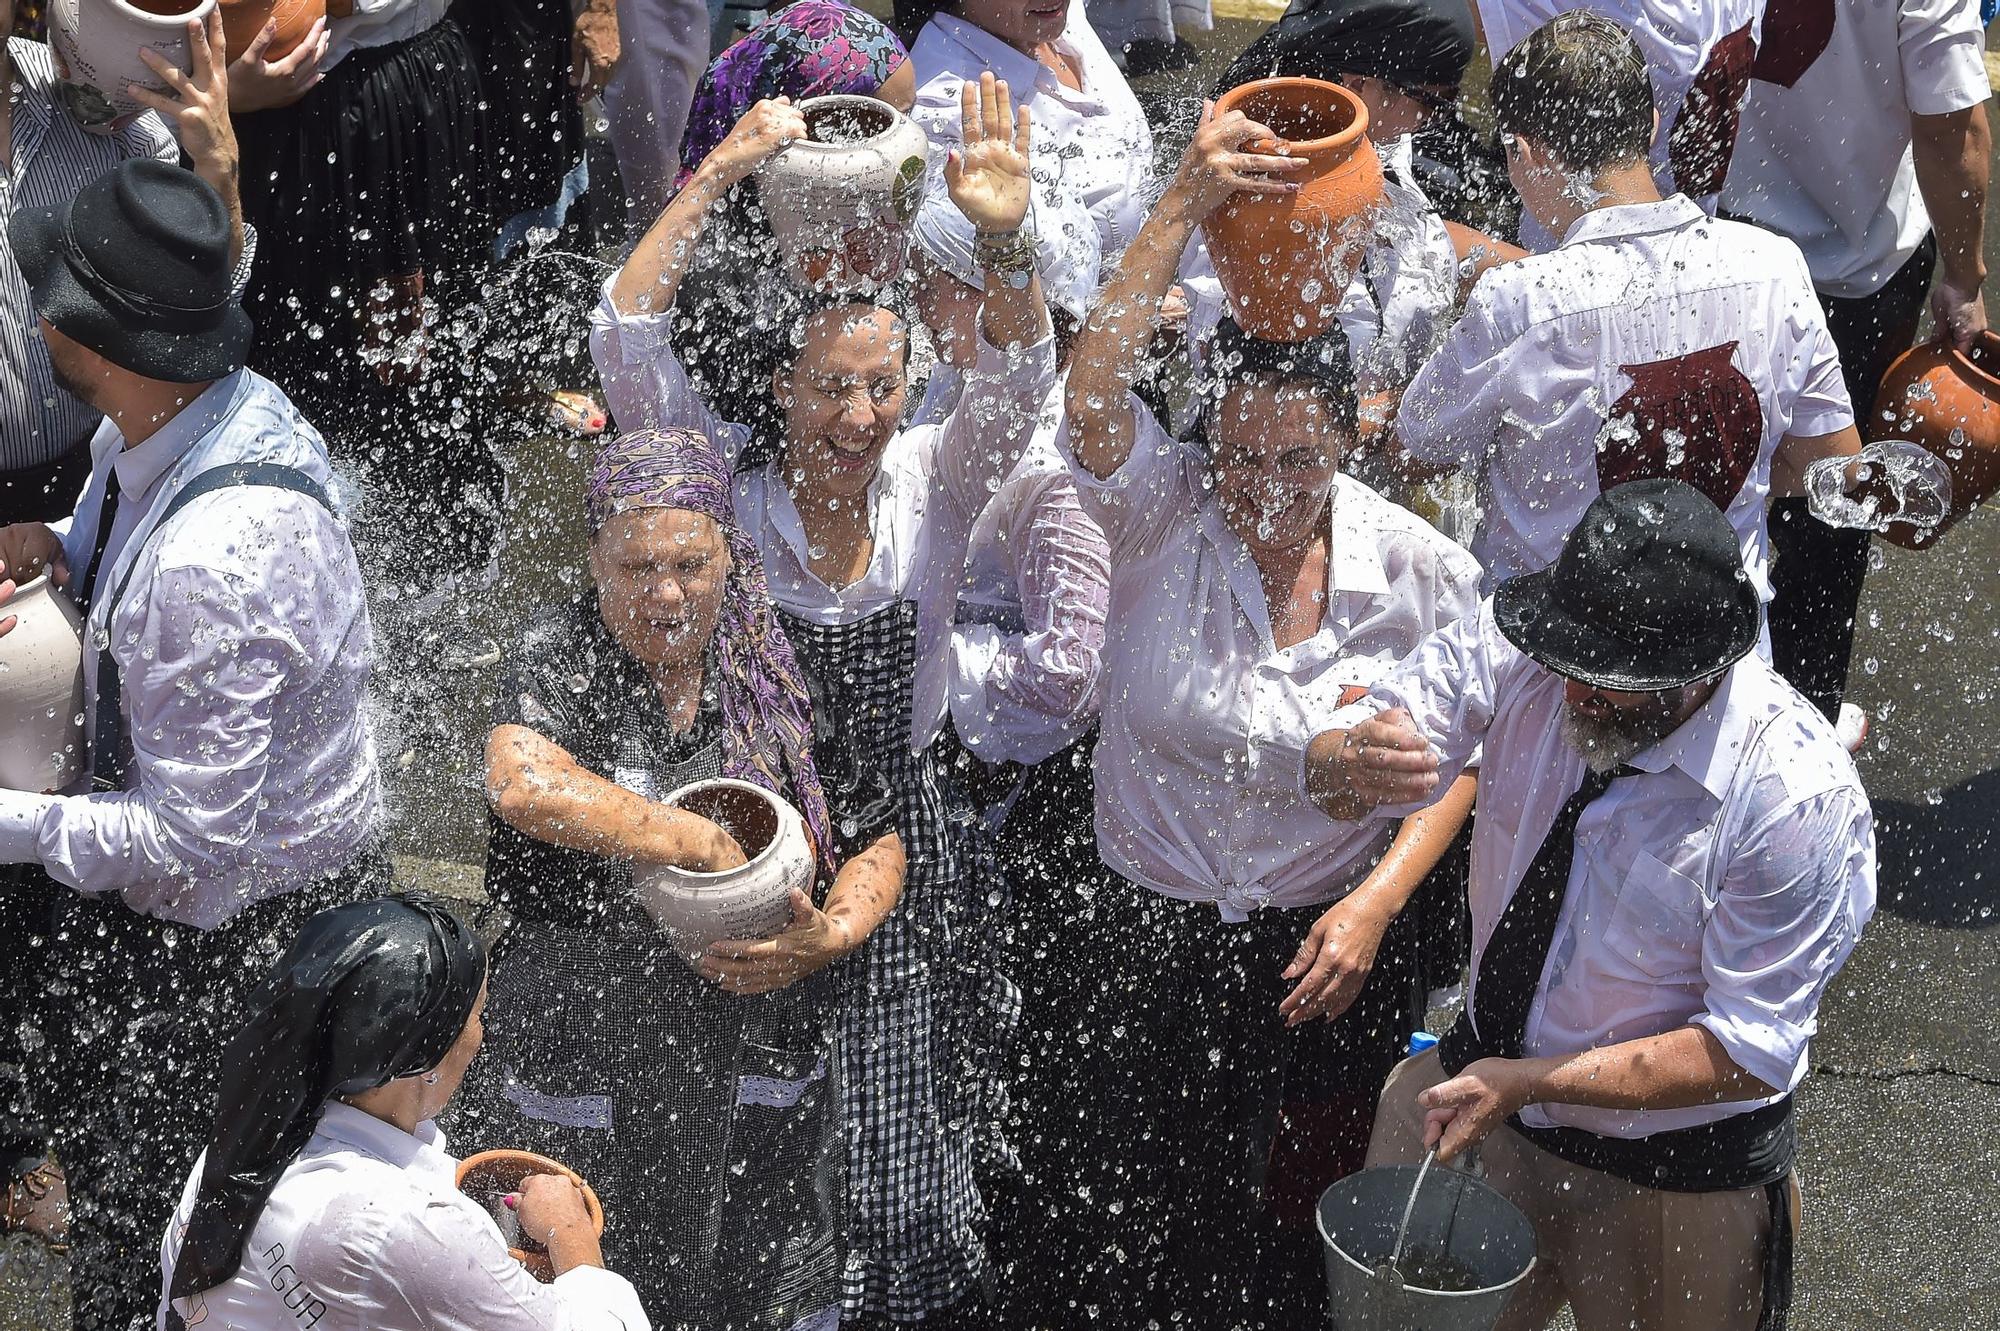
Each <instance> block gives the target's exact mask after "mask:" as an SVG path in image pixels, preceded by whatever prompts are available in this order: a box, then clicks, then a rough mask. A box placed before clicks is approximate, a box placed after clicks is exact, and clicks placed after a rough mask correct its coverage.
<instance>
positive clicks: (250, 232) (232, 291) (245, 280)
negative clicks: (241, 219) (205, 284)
mask: <svg viewBox="0 0 2000 1331" xmlns="http://www.w3.org/2000/svg"><path fill="white" fill-rule="evenodd" d="M256 266H257V228H256V227H254V226H252V225H251V224H250V223H248V222H245V223H244V224H243V253H241V254H239V255H237V256H236V271H235V272H233V273H231V274H230V275H229V298H230V299H231V300H236V301H240V300H242V299H243V293H244V292H245V291H247V290H249V288H250V274H251V271H252V270H253V269H255V268H256Z"/></svg>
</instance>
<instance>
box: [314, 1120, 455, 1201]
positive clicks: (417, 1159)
mask: <svg viewBox="0 0 2000 1331" xmlns="http://www.w3.org/2000/svg"><path fill="white" fill-rule="evenodd" d="M313 1135H314V1136H317V1137H324V1138H326V1139H327V1140H328V1141H330V1142H335V1143H338V1144H339V1145H341V1146H345V1147H347V1148H348V1149H350V1150H354V1151H359V1152H360V1153H361V1154H363V1155H367V1156H372V1157H374V1158H375V1159H377V1160H380V1161H381V1162H382V1163H384V1164H387V1165H393V1166H395V1167H396V1168H397V1169H401V1170H407V1171H410V1172H414V1173H419V1174H427V1175H431V1176H433V1177H435V1178H441V1179H443V1180H444V1182H445V1183H446V1184H447V1185H448V1186H453V1187H455V1186H456V1182H455V1177H456V1175H457V1172H458V1166H457V1162H455V1161H454V1160H453V1159H452V1158H451V1156H450V1155H449V1154H447V1153H446V1150H445V1139H444V1134H443V1133H442V1132H440V1131H438V1126H437V1124H436V1123H433V1122H429V1121H426V1122H423V1123H419V1124H417V1130H416V1132H414V1133H409V1132H404V1131H403V1130H402V1129H401V1128H399V1127H397V1126H396V1125H395V1124H393V1123H390V1122H387V1121H386V1120H383V1119H379V1118H377V1117H375V1116H374V1115H373V1114H370V1113H367V1112H366V1111H364V1110H360V1109H356V1108H355V1107H354V1106H353V1105H350V1104H348V1103H346V1102H345V1101H342V1100H329V1101H327V1102H326V1105H325V1106H324V1107H323V1108H322V1109H321V1110H320V1116H319V1126H318V1127H317V1128H316V1129H315V1130H314V1133H313Z"/></svg>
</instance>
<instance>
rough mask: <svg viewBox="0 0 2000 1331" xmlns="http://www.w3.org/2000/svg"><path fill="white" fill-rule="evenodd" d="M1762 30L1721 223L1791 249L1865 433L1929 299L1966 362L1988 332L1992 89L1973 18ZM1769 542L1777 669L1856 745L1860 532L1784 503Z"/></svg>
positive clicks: (1902, 14) (1835, 9)
mask: <svg viewBox="0 0 2000 1331" xmlns="http://www.w3.org/2000/svg"><path fill="white" fill-rule="evenodd" d="M1764 32H1765V38H1766V40H1765V42H1764V46H1763V49H1762V50H1761V51H1760V52H1759V53H1758V57H1757V64H1756V68H1755V82H1753V83H1752V84H1751V85H1750V96H1749V99H1748V100H1747V101H1746V102H1745V103H1744V108H1743V133H1742V136H1741V138H1740V139H1739V140H1738V143H1737V152H1736V158H1735V161H1734V163H1733V164H1732V165H1731V167H1730V171H1729V183H1728V187H1727V188H1726V189H1725V190H1724V191H1723V195H1722V209H1723V212H1724V213H1726V214H1728V215H1731V216H1735V217H1741V218H1744V219H1746V220H1748V221H1752V222H1756V223H1759V224H1760V225H1762V226H1765V227H1768V228H1770V229H1771V230H1772V231H1775V232H1777V233H1778V234H1779V235H1781V236H1786V237H1788V238H1790V239H1791V240H1793V241H1795V242H1797V244H1798V246H1799V249H1800V250H1801V251H1802V252H1803V253H1804V254H1805V257H1806V266H1807V267H1808V268H1810V269H1811V270H1812V280H1813V286H1814V288H1815V289H1816V290H1817V291H1818V293H1819V299H1820V304H1821V305H1822V306H1823V307H1824V308H1825V310H1826V320H1827V327H1828V328H1829V329H1830V330H1831V331H1832V333H1833V340H1834V344H1835V345H1836V346H1838V347H1839V348H1840V362H1841V366H1842V368H1843V370H1844V371H1845V373H1846V377H1847V393H1848V396H1849V397H1850V398H1851V399H1852V400H1853V403H1854V413H1855V416H1856V418H1857V419H1859V420H1861V421H1864V422H1866V421H1868V420H1870V419H1871V416H1872V413H1873V412H1874V410H1875V393H1876V389H1877V388H1878V387H1879V386H1880V385H1881V382H1882V374H1883V372H1884V371H1885V370H1887V369H1888V367H1889V362H1890V361H1891V360H1893V359H1894V358H1895V357H1896V356H1897V355H1899V354H1900V353H1901V352H1902V351H1903V350H1904V349H1906V348H1907V347H1908V346H1909V345H1910V343H1911V341H1912V340H1913V338H1914V337H1915V335H1916V330H1917V319H1918V316H1919V315H1920V313H1921V312H1922V309H1923V304H1924V293H1925V291H1926V289H1929V290H1930V294H1931V300H1930V305H1931V313H1932V315H1933V316H1934V317H1935V319H1936V321H1937V324H1938V327H1939V328H1940V329H1943V330H1948V331H1949V334H1950V336H1951V337H1952V339H1953V340H1954V341H1955V342H1957V343H1958V345H1959V346H1961V347H1964V346H1968V345H1970V343H1971V341H1972V338H1973V337H1974V336H1975V335H1976V334H1977V333H1978V332H1979V331H1980V330H1982V329H1984V328H1985V327H1986V304H1985V301H1984V299H1983V298H1982V296H1981V288H1982V287H1983V286H1984V284H1985V280H1986V264H1985V260H1984V259H1983V258H1982V255H1981V243H1982V241H1983V239H1984V233H1985V227H1986V194H1987V187H1988V183H1989V182H1988V173H1989V170H1990V157H1991V153H1992V137H1991V133H1990V131H1989V129H1988V126H1987V112H1986V101H1987V98H1988V97H1989V96H1990V95H1991V88H1990V86H1989V84H1988V80H1987V75H1986V64H1985V61H1984V60H1983V58H1982V48H1983V46H1984V38H1983V35H1982V33H1981V31H1980V22H1979V6H1978V4H1977V3H1976V0H1897V2H1896V3H1888V2H1887V0H1777V2H1776V3H1774V4H1772V5H1771V7H1770V9H1769V10H1768V11H1767V13H1766V15H1765V20H1764ZM1940 258H1941V259H1942V269H1943V271H1942V274H1941V275H1940V277H1939V280H1938V282H1937V285H1936V286H1935V287H1934V288H1933V287H1931V272H1932V269H1933V268H1934V267H1937V266H1939V261H1940ZM1884 405H1885V406H1886V405H1888V404H1884ZM1771 544H1772V552H1773V556H1774V558H1773V572H1772V582H1773V596H1772V600H1771V650H1772V657H1773V659H1774V660H1775V661H1776V662H1777V665H1778V669H1779V670H1780V671H1781V672H1782V673H1783V674H1784V676H1785V678H1787V679H1789V680H1791V681H1792V682H1793V683H1794V684H1796V685H1798V687H1799V689H1800V691H1801V692H1803V693H1804V694H1805V695H1806V696H1807V697H1808V698H1811V699H1812V700H1813V702H1814V703H1816V704H1817V705H1818V706H1819V707H1820V709H1821V710H1822V711H1824V712H1826V713H1827V714H1828V715H1829V716H1834V715H1837V714H1839V713H1841V712H1842V711H1843V710H1844V711H1845V712H1846V713H1847V715H1846V717H1844V718H1843V727H1844V728H1850V729H1852V730H1854V732H1855V733H1856V736H1857V738H1858V732H1859V725H1860V722H1861V717H1860V715H1859V713H1857V712H1855V711H1854V709H1853V708H1851V707H1849V708H1846V709H1843V708H1842V707H1841V696H1842V694H1844V693H1845V692H1846V686H1847V663H1848V655H1849V652H1850V650H1851V648H1852V647H1853V645H1854V609H1855V605H1856V604H1857V603H1858V602H1859V600H1860V598H1861V583H1862V579H1863V578H1864V577H1865V576H1866V574H1867V570H1868V533H1867V532H1865V531H1846V530H1839V529H1835V528H1832V527H1828V526H1826V525H1825V524H1823V523H1821V522H1819V521H1818V520H1816V519H1814V518H1812V517H1811V516H1810V515H1809V514H1808V513H1807V511H1806V506H1805V501H1804V500H1802V499H1800V500H1781V501H1779V503H1778V504H1777V505H1774V506H1773V508H1772V511H1771Z"/></svg>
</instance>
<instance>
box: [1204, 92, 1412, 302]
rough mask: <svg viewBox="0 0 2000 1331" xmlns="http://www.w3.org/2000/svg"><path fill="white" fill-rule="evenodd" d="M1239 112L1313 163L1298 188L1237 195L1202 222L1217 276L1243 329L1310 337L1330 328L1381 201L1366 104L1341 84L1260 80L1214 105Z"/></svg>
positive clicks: (1302, 174) (1219, 111) (1298, 177)
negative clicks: (1285, 192)
mask: <svg viewBox="0 0 2000 1331" xmlns="http://www.w3.org/2000/svg"><path fill="white" fill-rule="evenodd" d="M1232 110H1234V111H1241V112H1242V113H1243V114H1244V115H1246V116H1248V117H1250V119H1252V120H1254V121H1256V122H1257V123H1258V124H1260V125H1262V126H1264V127H1265V128H1266V129H1268V130H1270V131H1271V132H1272V133H1273V134H1275V135H1277V136H1278V138H1279V139H1280V140H1281V141H1282V146H1283V148H1284V150H1285V151H1286V152H1287V153H1289V154H1290V155H1291V156H1293V157H1303V158H1304V159H1306V161H1307V162H1309V163H1310V164H1311V165H1310V166H1308V167H1307V169H1306V170H1304V171H1301V172H1297V173H1295V174H1294V175H1293V176H1291V177H1290V179H1293V180H1296V181H1298V182H1299V184H1300V186H1301V188H1300V190H1299V191H1298V193H1296V194H1237V195H1235V196H1234V197H1232V198H1231V199H1230V200H1229V201H1228V202H1227V203H1225V204H1223V205H1222V207H1220V208H1218V209H1216V210H1215V213H1214V214H1213V215H1212V216H1210V217H1209V219H1208V221H1207V222H1206V223H1205V224H1204V226H1203V231H1204V232H1205V233H1206V235H1207V237H1208V255H1209V258H1210V259H1212V260H1213V261H1214V263H1215V275H1216V277H1217V278H1219V279H1220V280H1221V282H1222V289H1223V292H1224V293H1225V294H1227V295H1228V297H1229V304H1230V307H1231V312H1232V313H1233V314H1234V315H1235V317H1236V322H1237V324H1238V325H1239V326H1241V328H1242V329H1243V331H1244V332H1246V333H1248V334H1249V335H1250V336H1251V337H1255V338H1261V339H1263V340H1265V341H1267V342H1303V341H1305V340H1306V339H1307V338H1310V337H1315V336H1317V335H1318V334H1320V333H1322V332H1324V331H1325V330H1326V328H1327V326H1328V325H1330V324H1331V323H1332V322H1333V318H1334V312H1335V311H1336V310H1337V309H1338V308H1339V306H1340V298H1341V295H1342V293H1343V292H1345V291H1346V290H1347V284H1348V282H1349V281H1351V280H1352V279H1353V277H1354V270H1355V269H1356V268H1357V267H1358V266H1359V265H1360V263H1361V255H1362V253H1363V251H1364V250H1365V249H1366V248H1367V245H1368V239H1369V236H1370V234H1371V233H1372V232H1373V230H1374V223H1375V213H1376V211H1377V209H1378V208H1380V206H1381V204H1382V197H1383V196H1382V163H1381V159H1379V158H1378V157H1376V155H1375V145H1374V144H1372V143H1370V142H1369V141H1368V108H1366V107H1365V106H1363V105H1362V104H1361V99H1360V98H1358V97H1356V96H1355V95H1354V94H1353V93H1351V92H1349V91H1348V90H1347V89H1345V88H1343V87H1341V86H1340V85H1339V84H1337V83H1328V82H1325V81H1324V80H1321V79H1299V78H1286V79H1259V80H1257V81H1255V82H1253V83H1246V84H1244V85H1243V86H1241V87H1239V88H1232V89H1231V90H1230V91H1228V92H1226V93H1224V94H1223V95H1222V97H1221V98H1220V99H1219V100H1218V101H1217V102H1216V103H1215V114H1216V115H1218V116H1221V115H1224V114H1227V113H1228V112H1230V111H1232Z"/></svg>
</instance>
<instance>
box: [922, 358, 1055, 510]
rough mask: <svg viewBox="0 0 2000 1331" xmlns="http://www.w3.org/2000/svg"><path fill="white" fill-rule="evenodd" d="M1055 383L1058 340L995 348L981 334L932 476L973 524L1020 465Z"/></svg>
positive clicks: (943, 433) (940, 435)
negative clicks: (977, 349)
mask: <svg viewBox="0 0 2000 1331" xmlns="http://www.w3.org/2000/svg"><path fill="white" fill-rule="evenodd" d="M1055 384H1056V351H1055V338H1054V337H1044V338H1043V339H1042V340H1041V341H1039V342H1037V343H1035V344H1034V345H1033V346H1027V347H1006V348H1002V347H996V346H993V345H992V344H991V343H989V342H988V341H987V340H986V334H985V332H984V331H983V330H982V331H981V332H980V335H979V359H978V361H977V363H975V364H974V366H973V368H972V370H971V372H970V373H968V374H967V375H966V376H965V387H964V388H963V389H962V390H961V391H960V393H959V395H958V402H957V403H956V404H955V405H954V406H953V407H952V409H951V412H950V414H949V415H947V416H946V417H945V420H944V425H943V426H942V428H940V430H939V431H938V438H937V445H936V449H937V451H936V453H935V455H934V460H933V464H932V465H933V475H934V477H935V479H936V480H937V481H938V482H939V483H940V484H941V485H942V486H943V488H944V492H945V494H946V495H947V496H948V497H949V498H950V500H951V502H952V503H953V504H955V505H957V506H958V508H959V509H960V511H961V512H962V513H963V514H964V516H965V517H966V519H967V520H968V521H970V520H971V519H972V518H975V517H977V516H978V515H979V510H981V509H982V508H985V507H986V503H987V501H988V500H990V499H991V498H992V497H993V493H994V491H996V490H998V489H999V488H1000V482H1001V480H1002V479H1004V478H1005V477H1006V475H1007V474H1008V473H1009V472H1011V471H1013V470H1014V468H1015V466H1016V465H1018V464H1019V462H1020V461H1021V454H1022V453H1023V452H1024V451H1025V450H1026V448H1027V445H1028V440H1029V439H1030V438H1032V437H1033V436H1034V433H1035V428H1036V425H1037V424H1038V423H1039V421H1040V418H1041V413H1042V408H1043V406H1044V404H1045V403H1046V402H1047V401H1048V398H1049V394H1050V393H1051V392H1052V391H1053V390H1054V388H1055Z"/></svg>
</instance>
